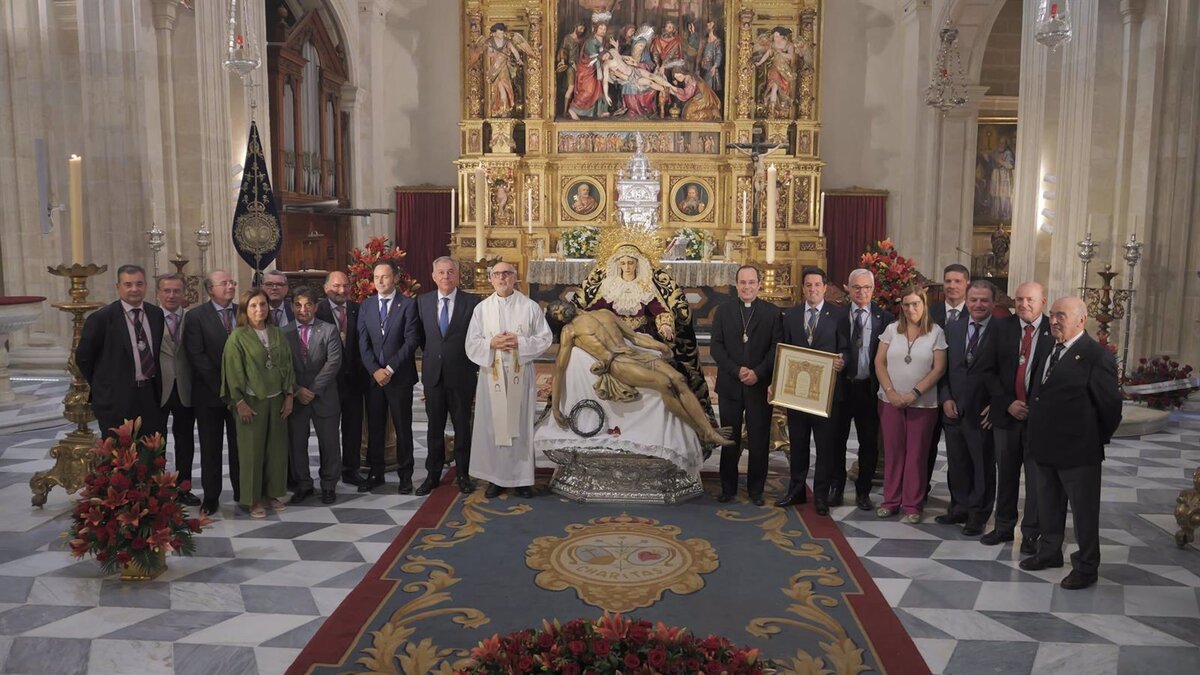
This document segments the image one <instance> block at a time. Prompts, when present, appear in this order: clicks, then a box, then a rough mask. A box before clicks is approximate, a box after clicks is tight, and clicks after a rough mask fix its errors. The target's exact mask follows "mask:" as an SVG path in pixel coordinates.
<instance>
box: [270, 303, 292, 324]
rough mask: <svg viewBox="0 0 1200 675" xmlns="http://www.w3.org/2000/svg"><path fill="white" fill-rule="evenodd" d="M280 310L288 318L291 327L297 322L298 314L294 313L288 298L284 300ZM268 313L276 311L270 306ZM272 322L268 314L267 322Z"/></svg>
mask: <svg viewBox="0 0 1200 675" xmlns="http://www.w3.org/2000/svg"><path fill="white" fill-rule="evenodd" d="M280 308H281V309H282V310H283V315H284V316H286V317H287V320H288V325H289V326H290V325H292V324H293V323H295V322H296V313H295V312H293V311H292V303H290V302H288V300H287V298H284V299H283V303H282V304H281V305H280ZM267 311H268V312H273V311H275V310H274V309H273V308H272V307H271V305H270V304H268V305H267ZM270 320H271V319H270V314H268V318H267V321H270Z"/></svg>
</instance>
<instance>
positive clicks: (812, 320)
mask: <svg viewBox="0 0 1200 675" xmlns="http://www.w3.org/2000/svg"><path fill="white" fill-rule="evenodd" d="M816 330H817V310H816V308H810V309H809V310H808V324H807V325H805V326H804V336H805V337H806V338H808V344H809V345H810V346H811V345H812V339H813V333H814V332H816Z"/></svg>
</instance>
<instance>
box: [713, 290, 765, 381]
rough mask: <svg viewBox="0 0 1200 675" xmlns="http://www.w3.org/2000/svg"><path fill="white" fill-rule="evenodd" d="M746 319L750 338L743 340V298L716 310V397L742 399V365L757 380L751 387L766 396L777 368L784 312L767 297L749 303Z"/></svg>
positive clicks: (722, 305)
mask: <svg viewBox="0 0 1200 675" xmlns="http://www.w3.org/2000/svg"><path fill="white" fill-rule="evenodd" d="M750 308H751V313H750V318H749V320H748V321H747V322H746V335H747V337H748V338H749V340H748V341H747V342H745V343H743V342H742V301H741V300H737V299H735V300H733V301H730V302H725V303H723V304H721V305H720V306H719V307H717V311H716V312H714V313H713V323H712V342H711V343H710V345H709V349H710V351H711V352H712V357H713V360H714V361H716V362H717V396H720V397H721V398H729V399H731V400H734V401H740V400H742V387H744V386H745V385H743V384H742V381H741V380H740V379H738V371H739V370H740V369H741V368H749V369H751V370H753V371H754V374H755V375H756V376H757V377H758V383H757V384H755V385H754V386H753V387H749V389H750V390H751V391H753V392H754V393H756V394H761V396H763V397H764V398H765V397H766V395H767V387H768V386H769V385H770V384H771V376H772V375H773V374H774V369H775V345H777V344H779V342H780V341H781V340H782V339H783V313H782V312H781V311H780V310H779V308H778V307H776V306H775V305H772V304H771V303H769V302H766V301H764V300H755V301H754V303H753V304H752V305H751V306H750Z"/></svg>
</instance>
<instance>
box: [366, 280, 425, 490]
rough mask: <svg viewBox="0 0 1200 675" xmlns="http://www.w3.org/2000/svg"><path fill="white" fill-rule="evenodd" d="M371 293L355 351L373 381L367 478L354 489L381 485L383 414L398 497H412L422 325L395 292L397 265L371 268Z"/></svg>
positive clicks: (410, 306)
mask: <svg viewBox="0 0 1200 675" xmlns="http://www.w3.org/2000/svg"><path fill="white" fill-rule="evenodd" d="M373 274H374V281H375V295H372V296H371V297H369V298H367V299H366V300H364V301H363V303H362V307H361V308H360V311H359V313H358V351H359V354H360V355H361V356H362V362H363V366H364V367H365V368H366V369H367V373H368V374H369V375H370V377H371V383H370V385H369V388H368V389H367V465H368V469H369V470H370V474H369V475H368V476H367V479H366V480H365V481H363V483H362V485H359V486H358V491H359V492H370V491H371V490H372V489H374V488H376V487H379V486H380V485H383V484H384V482H385V481H384V478H383V472H384V470H385V468H386V467H385V463H384V455H383V444H384V434H385V430H386V427H387V416H388V415H389V414H390V415H391V418H392V426H393V427H395V429H396V464H397V474H398V476H399V478H400V485H399V487H398V488H397V489H398V491H399V493H400V494H402V495H407V494H412V491H413V485H412V472H413V429H412V405H413V387H414V386H415V385H416V384H417V362H416V353H417V346H418V345H419V344H420V342H421V326H420V324H419V322H418V321H417V303H415V302H413V300H412V298H408V297H405V296H404V295H402V294H400V293H397V292H396V281H397V279H398V278H399V276H400V273H399V270H398V269H397V267H396V264H395V263H393V262H391V261H387V262H381V263H379V264H377V265H375V270H374V272H373Z"/></svg>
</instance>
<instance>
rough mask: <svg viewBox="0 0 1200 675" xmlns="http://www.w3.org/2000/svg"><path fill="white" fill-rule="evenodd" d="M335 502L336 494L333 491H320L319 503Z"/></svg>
mask: <svg viewBox="0 0 1200 675" xmlns="http://www.w3.org/2000/svg"><path fill="white" fill-rule="evenodd" d="M336 501H337V493H336V492H334V491H333V490H321V503H322V504H332V503H334V502H336Z"/></svg>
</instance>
